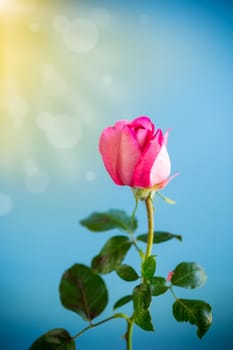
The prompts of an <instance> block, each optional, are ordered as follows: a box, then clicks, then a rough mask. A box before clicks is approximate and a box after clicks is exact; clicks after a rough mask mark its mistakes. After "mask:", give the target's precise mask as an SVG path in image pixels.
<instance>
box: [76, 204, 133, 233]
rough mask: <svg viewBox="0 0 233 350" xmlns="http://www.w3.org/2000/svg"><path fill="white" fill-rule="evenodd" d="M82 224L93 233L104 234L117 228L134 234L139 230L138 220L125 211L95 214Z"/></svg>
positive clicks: (116, 210) (82, 221)
mask: <svg viewBox="0 0 233 350" xmlns="http://www.w3.org/2000/svg"><path fill="white" fill-rule="evenodd" d="M80 224H81V225H83V226H85V227H86V228H87V229H88V230H90V231H93V232H104V231H109V230H112V229H115V228H118V229H121V230H124V231H126V232H134V231H135V230H136V228H137V219H136V218H135V217H131V216H129V215H127V214H126V212H124V211H123V210H118V209H111V210H109V211H108V212H105V213H93V214H91V215H90V216H88V217H87V218H86V219H83V220H81V221H80Z"/></svg>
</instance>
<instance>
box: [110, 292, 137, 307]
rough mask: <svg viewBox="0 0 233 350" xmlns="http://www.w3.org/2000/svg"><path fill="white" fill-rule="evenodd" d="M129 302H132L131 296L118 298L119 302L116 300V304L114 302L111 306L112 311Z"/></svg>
mask: <svg viewBox="0 0 233 350" xmlns="http://www.w3.org/2000/svg"><path fill="white" fill-rule="evenodd" d="M131 300H133V296H132V295H126V296H124V297H122V298H120V299H119V300H117V302H115V304H114V306H113V310H116V309H118V308H119V307H121V306H123V305H125V304H127V303H129V302H130V301H131Z"/></svg>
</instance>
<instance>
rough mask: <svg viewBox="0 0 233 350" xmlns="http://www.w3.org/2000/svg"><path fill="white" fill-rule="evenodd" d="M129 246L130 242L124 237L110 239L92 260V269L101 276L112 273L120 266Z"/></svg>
mask: <svg viewBox="0 0 233 350" xmlns="http://www.w3.org/2000/svg"><path fill="white" fill-rule="evenodd" d="M131 245H132V242H131V241H130V240H129V239H128V237H126V236H114V237H112V238H110V239H109V240H108V241H107V242H106V243H105V245H104V246H103V248H102V249H101V251H100V253H99V254H98V255H97V256H95V257H94V258H93V259H92V262H91V267H92V269H93V270H94V271H95V272H98V273H101V274H106V273H109V272H112V271H113V270H115V269H116V267H117V266H118V265H120V264H121V262H122V261H123V259H124V258H125V255H126V254H127V252H128V250H129V248H130V247H131Z"/></svg>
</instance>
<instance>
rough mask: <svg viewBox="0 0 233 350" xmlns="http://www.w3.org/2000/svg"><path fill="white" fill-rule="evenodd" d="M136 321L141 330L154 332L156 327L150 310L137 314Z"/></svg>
mask: <svg viewBox="0 0 233 350" xmlns="http://www.w3.org/2000/svg"><path fill="white" fill-rule="evenodd" d="M134 320H135V323H136V324H137V325H138V326H139V327H140V328H142V329H144V331H154V326H153V323H152V318H151V314H150V311H149V310H145V311H141V312H138V313H135V315H134Z"/></svg>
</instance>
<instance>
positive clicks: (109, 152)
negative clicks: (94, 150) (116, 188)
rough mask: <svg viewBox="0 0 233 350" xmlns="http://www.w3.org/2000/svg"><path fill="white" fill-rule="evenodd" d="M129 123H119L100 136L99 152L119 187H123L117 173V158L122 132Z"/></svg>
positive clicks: (106, 129)
mask: <svg viewBox="0 0 233 350" xmlns="http://www.w3.org/2000/svg"><path fill="white" fill-rule="evenodd" d="M127 123H128V121H124V120H123V121H119V122H117V123H116V124H115V126H114V127H108V128H105V129H104V130H103V132H102V134H101V136H100V140H99V151H100V153H101V156H102V159H103V162H104V165H105V168H106V170H107V171H108V173H109V175H110V176H111V178H112V179H113V181H114V182H115V183H116V184H117V185H123V183H122V181H121V180H120V178H119V177H118V173H117V157H118V150H119V144H120V142H121V130H122V128H123V127H124V125H125V124H127Z"/></svg>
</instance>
